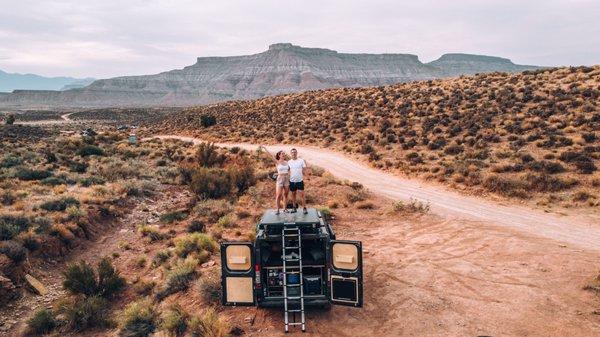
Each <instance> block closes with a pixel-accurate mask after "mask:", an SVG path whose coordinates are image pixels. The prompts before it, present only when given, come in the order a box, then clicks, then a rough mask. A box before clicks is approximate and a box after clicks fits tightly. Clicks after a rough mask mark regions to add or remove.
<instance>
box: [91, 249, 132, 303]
mask: <svg viewBox="0 0 600 337" xmlns="http://www.w3.org/2000/svg"><path fill="white" fill-rule="evenodd" d="M125 285H126V283H125V279H124V278H123V277H121V275H120V274H119V272H118V271H117V270H116V269H115V268H114V267H113V265H112V263H111V262H110V260H109V259H108V258H106V257H105V258H103V259H102V260H100V262H98V290H97V293H98V295H100V296H102V297H105V298H110V297H112V296H113V295H115V294H117V293H119V292H121V290H123V288H125Z"/></svg>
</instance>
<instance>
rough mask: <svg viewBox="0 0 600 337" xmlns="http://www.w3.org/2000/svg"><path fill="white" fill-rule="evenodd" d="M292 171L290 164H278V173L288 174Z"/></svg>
mask: <svg viewBox="0 0 600 337" xmlns="http://www.w3.org/2000/svg"><path fill="white" fill-rule="evenodd" d="M288 173H290V166H289V165H288V164H287V163H285V164H277V174H288Z"/></svg>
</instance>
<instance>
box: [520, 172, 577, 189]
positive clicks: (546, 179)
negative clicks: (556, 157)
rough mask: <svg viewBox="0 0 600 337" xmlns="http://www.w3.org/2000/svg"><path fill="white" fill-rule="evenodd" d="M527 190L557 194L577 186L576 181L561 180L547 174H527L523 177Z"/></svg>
mask: <svg viewBox="0 0 600 337" xmlns="http://www.w3.org/2000/svg"><path fill="white" fill-rule="evenodd" d="M525 181H526V182H527V185H528V186H527V188H528V189H529V190H532V191H537V192H558V191H562V190H566V189H569V188H571V187H573V186H575V185H577V181H576V180H570V179H562V178H558V177H554V176H550V175H548V174H537V173H528V174H527V175H526V176H525Z"/></svg>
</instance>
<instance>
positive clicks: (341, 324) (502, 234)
mask: <svg viewBox="0 0 600 337" xmlns="http://www.w3.org/2000/svg"><path fill="white" fill-rule="evenodd" d="M380 202H381V203H382V204H386V203H389V200H385V199H380ZM334 227H335V229H336V231H337V234H338V237H339V238H342V239H358V240H361V241H362V242H363V246H364V250H365V254H364V264H365V269H364V273H365V307H364V308H363V309H355V308H345V307H337V306H336V307H333V309H332V310H331V311H329V312H323V311H310V312H309V313H308V316H307V322H308V328H307V329H308V333H307V334H305V335H309V336H349V337H350V336H598V335H600V316H598V315H597V314H594V310H597V309H598V307H600V299H598V298H597V297H595V295H593V294H591V293H589V292H586V291H583V290H582V286H583V285H584V284H585V282H586V281H587V280H589V275H592V274H593V273H594V272H595V271H596V270H597V268H598V255H597V254H596V253H593V252H586V251H583V250H579V249H573V248H568V247H565V246H564V245H559V244H556V243H555V242H553V241H551V240H549V239H539V238H537V237H534V236H530V235H526V234H522V233H520V232H517V231H513V230H510V229H507V228H505V227H501V226H493V225H488V224H485V223H482V222H476V221H470V222H469V221H457V220H444V219H442V218H440V217H438V216H435V215H427V216H421V217H415V216H407V217H406V218H400V217H395V216H390V215H386V214H379V215H378V216H376V217H372V216H371V217H369V216H368V215H366V214H364V213H362V215H361V213H360V212H353V213H352V214H350V215H342V216H340V217H339V218H338V220H337V221H336V222H335V224H334ZM229 311H230V312H232V315H235V316H236V317H238V318H237V320H239V321H240V322H241V323H240V324H241V325H242V326H243V325H244V323H243V321H242V320H241V317H243V316H244V315H246V316H247V315H252V314H256V317H257V318H256V323H255V325H254V327H248V328H246V332H247V335H249V336H280V335H283V334H282V326H283V323H282V317H281V316H282V312H281V311H277V310H264V309H243V308H232V309H230V310H229ZM246 325H247V324H246ZM294 334H297V335H301V333H300V332H297V333H294Z"/></svg>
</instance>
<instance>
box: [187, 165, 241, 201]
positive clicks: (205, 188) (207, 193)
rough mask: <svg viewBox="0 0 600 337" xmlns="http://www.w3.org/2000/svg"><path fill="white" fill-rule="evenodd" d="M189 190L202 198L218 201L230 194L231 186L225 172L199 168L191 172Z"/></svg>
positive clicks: (216, 169) (217, 169) (228, 176)
mask: <svg viewBox="0 0 600 337" xmlns="http://www.w3.org/2000/svg"><path fill="white" fill-rule="evenodd" d="M189 186H190V189H191V190H192V192H194V193H195V194H196V195H198V196H199V197H202V198H210V199H218V198H222V197H226V196H229V195H231V194H232V190H233V185H232V182H231V176H230V175H229V174H228V172H227V171H225V170H223V169H219V168H206V167H200V168H198V169H195V170H193V172H192V175H191V181H190V183H189Z"/></svg>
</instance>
